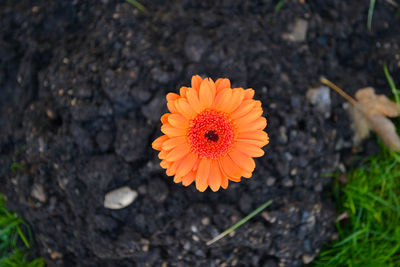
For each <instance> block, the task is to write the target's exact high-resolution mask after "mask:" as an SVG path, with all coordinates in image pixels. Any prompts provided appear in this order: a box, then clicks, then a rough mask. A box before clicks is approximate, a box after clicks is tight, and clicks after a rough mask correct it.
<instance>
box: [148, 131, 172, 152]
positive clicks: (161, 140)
mask: <svg viewBox="0 0 400 267" xmlns="http://www.w3.org/2000/svg"><path fill="white" fill-rule="evenodd" d="M168 139H169V138H168V136H166V135H161V136H160V137H158V138H157V139H156V140H154V141H153V143H152V144H151V147H152V148H153V149H155V150H158V151H160V150H161V148H162V145H163V143H164V142H165V141H167V140H168Z"/></svg>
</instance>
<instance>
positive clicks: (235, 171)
mask: <svg viewBox="0 0 400 267" xmlns="http://www.w3.org/2000/svg"><path fill="white" fill-rule="evenodd" d="M253 96H254V90H253V89H246V90H244V89H243V88H233V89H231V82H230V81H229V79H218V80H217V81H216V82H215V83H214V82H213V80H211V79H210V78H206V79H204V80H203V79H202V78H201V77H200V76H198V75H196V76H193V77H192V87H182V88H181V89H180V95H178V94H175V93H169V94H167V101H168V103H167V106H168V109H169V111H170V113H166V114H164V115H163V116H162V117H161V122H162V124H163V125H162V127H161V131H162V132H163V133H164V134H165V135H163V136H161V137H159V138H157V139H156V140H155V141H154V142H153V144H152V147H153V148H154V149H156V150H158V151H160V153H159V154H158V157H159V158H160V159H161V160H162V161H161V163H160V165H161V167H162V168H164V169H166V170H167V175H169V176H175V177H174V182H175V183H180V182H182V184H183V185H184V186H188V185H190V184H191V183H193V181H195V182H196V188H197V189H198V190H199V191H201V192H203V191H205V190H206V189H207V187H208V186H210V188H211V190H213V191H214V192H215V191H218V189H219V188H220V187H222V188H224V189H226V188H227V187H228V180H231V181H234V182H239V181H240V179H241V177H242V176H243V177H245V178H250V177H251V175H252V172H253V170H254V168H255V166H256V165H255V162H254V160H253V157H261V156H263V155H264V151H263V150H262V149H261V147H263V146H265V145H267V144H268V142H269V138H268V135H267V133H266V132H264V131H263V129H264V128H265V127H266V126H267V120H266V119H265V118H264V117H262V116H261V115H262V113H263V110H262V108H261V102H260V101H257V100H253Z"/></svg>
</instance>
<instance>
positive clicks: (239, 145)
mask: <svg viewBox="0 0 400 267" xmlns="http://www.w3.org/2000/svg"><path fill="white" fill-rule="evenodd" d="M235 149H237V150H239V151H240V152H242V153H244V154H246V155H247V156H250V157H262V156H264V150H262V149H261V148H260V147H258V146H255V145H251V144H249V143H246V142H236V146H235Z"/></svg>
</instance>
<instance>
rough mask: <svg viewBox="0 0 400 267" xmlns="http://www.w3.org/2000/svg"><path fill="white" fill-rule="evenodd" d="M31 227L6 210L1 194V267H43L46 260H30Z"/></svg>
mask: <svg viewBox="0 0 400 267" xmlns="http://www.w3.org/2000/svg"><path fill="white" fill-rule="evenodd" d="M32 244H33V241H32V234H31V232H30V229H29V226H28V225H27V224H26V223H25V222H24V221H23V220H22V218H20V217H19V216H18V215H17V214H16V213H15V212H10V211H8V210H7V209H6V208H5V200H4V197H3V195H1V194H0V267H42V266H44V260H43V259H42V258H37V259H34V260H32V261H30V260H29V258H30V253H29V250H30V248H31V247H32Z"/></svg>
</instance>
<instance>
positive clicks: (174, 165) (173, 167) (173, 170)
mask: <svg viewBox="0 0 400 267" xmlns="http://www.w3.org/2000/svg"><path fill="white" fill-rule="evenodd" d="M178 164H179V161H174V162H172V164H171V167H169V168H168V169H167V171H166V173H167V175H168V176H174V175H175V173H176V168H178Z"/></svg>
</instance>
